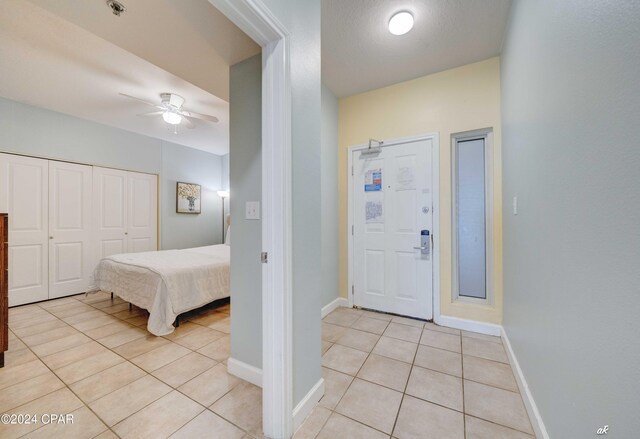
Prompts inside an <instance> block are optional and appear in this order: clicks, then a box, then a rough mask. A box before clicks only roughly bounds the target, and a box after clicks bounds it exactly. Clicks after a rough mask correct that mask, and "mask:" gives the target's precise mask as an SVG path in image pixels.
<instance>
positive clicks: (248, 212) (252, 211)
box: [244, 201, 260, 220]
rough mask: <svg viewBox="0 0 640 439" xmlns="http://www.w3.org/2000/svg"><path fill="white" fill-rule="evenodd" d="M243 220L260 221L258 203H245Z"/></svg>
mask: <svg viewBox="0 0 640 439" xmlns="http://www.w3.org/2000/svg"><path fill="white" fill-rule="evenodd" d="M244 218H245V219H248V220H259V219H260V202H259V201H247V202H246V204H245V215H244Z"/></svg>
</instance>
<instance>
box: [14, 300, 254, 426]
mask: <svg viewBox="0 0 640 439" xmlns="http://www.w3.org/2000/svg"><path fill="white" fill-rule="evenodd" d="M70 297H73V298H74V299H75V297H74V296H70ZM75 300H76V301H78V302H80V303H83V302H82V301H79V300H77V299H75ZM106 300H111V299H106ZM106 300H105V301H106ZM101 302H103V301H101ZM68 304H69V303H65V304H62V305H59V306H61V307H63V306H65V305H68ZM38 307H39V308H40V309H42V310H43V311H45V312H47V313H48V314H50V315H51V316H53V317H54V318H55V319H57V320H60V321H62V322H63V323H65V324H66V325H67V326H69V327H72V328H73V329H74V330H75V331H77V332H78V333H81V334H83V335H85V336H87V335H86V334H85V333H84V332H83V331H80V330H78V329H77V328H75V327H73V326H72V325H71V324H69V323H68V322H66V321H64V320H63V319H62V318H60V317H58V316H56V315H55V314H53V313H51V312H49V310H48V309H45V308H42V307H40V306H38ZM54 308H55V307H54ZM94 309H96V310H98V311H101V312H102V313H103V314H105V315H107V316H112V317H114V318H115V319H118V320H120V321H124V319H120V318H118V317H115V316H113V315H112V314H108V313H106V312H104V311H102V309H99V308H95V307H94ZM78 314H81V313H78ZM223 314H224V313H223ZM72 316H73V315H71V316H67V317H72ZM25 320H26V319H25ZM192 323H193V324H195V325H198V326H201V327H205V328H208V327H207V326H203V325H200V324H198V323H194V322H192ZM92 329H93V328H92ZM126 329H130V328H126ZM126 329H123V331H124V330H126ZM209 329H212V328H209ZM118 332H121V331H118ZM218 332H221V331H218ZM224 334H225V335H228V334H226V333H224ZM186 335H188V334H185V336H186ZM14 336H15V337H16V338H17V339H19V340H20V342H22V343H23V344H24V345H25V348H26V349H28V350H30V351H31V352H32V353H33V354H34V355H35V356H36V358H37V359H38V360H39V361H40V362H41V363H43V364H44V366H45V367H47V369H48V370H49V371H50V372H51V373H53V374H54V375H55V376H56V377H57V378H58V379H59V380H60V381H61V382H62V384H63V385H64V387H65V388H67V389H68V390H69V391H70V392H71V393H72V394H73V395H74V396H75V397H76V398H78V400H79V401H80V402H81V403H82V405H83V406H84V407H86V408H87V409H88V410H89V411H91V412H92V413H93V414H94V415H95V416H96V417H97V419H99V420H100V421H101V422H102V423H103V425H105V426H106V427H107V429H108V430H109V431H111V432H112V433H114V434H115V435H116V436H118V435H117V434H116V433H115V432H114V431H113V429H112V428H113V427H115V426H116V425H118V424H119V423H121V422H123V421H124V420H126V419H128V418H129V417H131V416H134V415H135V414H137V413H139V412H140V411H142V410H143V409H145V408H147V407H148V406H150V405H151V404H153V403H155V402H156V401H158V400H160V399H161V398H163V397H165V396H166V395H168V394H169V393H171V391H176V392H178V393H180V394H181V395H183V396H185V397H186V398H188V399H190V400H191V401H193V402H194V403H196V404H197V405H199V406H200V407H202V408H203V410H202V411H200V412H198V414H197V415H196V416H195V417H197V416H200V415H201V414H202V413H203V412H205V411H207V410H208V411H210V412H212V413H214V414H215V415H216V416H219V417H220V418H221V419H224V420H225V421H227V422H229V423H230V424H231V425H233V426H235V427H237V428H238V429H240V430H241V431H242V432H243V433H245V434H248V435H251V436H253V433H251V432H249V431H247V430H245V429H244V428H242V427H241V426H239V425H237V424H235V423H233V422H232V421H231V420H229V419H227V418H225V417H224V416H222V415H221V414H219V413H217V412H215V411H213V410H212V409H211V408H210V407H211V406H205V405H203V404H201V403H200V402H198V401H196V400H194V399H193V398H191V397H190V396H189V395H186V394H185V393H183V392H182V391H180V390H179V389H178V388H177V387H173V386H172V385H170V384H168V383H165V382H164V381H162V380H160V379H158V378H157V377H155V376H154V375H153V374H152V372H155V371H152V372H147V371H146V370H144V369H142V368H141V367H139V366H138V365H136V364H135V363H133V362H131V361H130V360H129V359H127V358H124V357H123V356H121V355H120V354H118V353H117V352H115V351H114V350H113V348H109V347H107V346H105V345H103V344H102V343H100V342H99V341H98V340H97V339H93V338H92V337H90V336H87V337H88V338H90V339H91V340H93V341H96V342H98V343H99V344H100V345H101V346H103V347H104V348H105V349H106V350H108V351H111V352H112V353H114V354H115V355H117V356H119V357H121V358H122V359H123V360H124V361H123V362H121V363H118V364H116V365H114V366H117V365H119V364H122V363H129V364H131V365H133V366H134V367H136V368H138V369H140V370H142V371H143V372H144V373H145V375H144V376H143V377H140V378H138V379H141V378H144V377H146V376H152V377H153V378H154V379H157V380H158V381H159V382H161V383H163V384H164V385H166V386H167V387H169V388H170V389H172V390H171V391H169V392H167V393H166V394H163V395H161V396H160V397H158V398H156V399H154V400H153V401H151V402H149V403H148V404H146V405H145V406H144V407H142V408H140V409H139V410H137V411H135V412H133V413H131V414H130V415H128V416H127V417H125V418H124V419H122V420H120V421H118V422H117V423H116V424H114V425H113V427H110V426H109V425H107V424H106V422H105V421H104V420H103V419H102V418H101V417H100V416H99V415H98V414H97V413H95V412H94V411H93V409H92V408H91V407H90V406H89V403H86V402H85V401H84V400H83V399H82V398H80V397H79V396H78V395H77V394H76V393H75V392H74V391H73V390H72V389H71V388H70V387H69V385H68V384H67V383H66V382H65V381H64V380H62V379H61V378H60V377H59V376H58V375H57V374H56V373H55V371H53V369H51V368H50V367H49V366H48V365H47V364H46V363H44V362H43V361H42V358H41V357H40V356H38V355H37V354H36V353H35V352H33V351H32V350H31V348H30V347H29V345H27V344H26V343H24V341H23V340H22V339H21V338H20V337H18V336H17V335H16V334H15V333H14ZM61 338H64V337H61ZM163 338H164V337H163ZM221 338H222V337H221ZM136 340H138V339H135V340H131V341H129V342H126V343H122V344H121V345H118V346H114V348H117V347H119V346H122V345H124V344H127V343H130V342H133V341H136ZM165 340H167V341H168V342H170V343H174V342H173V341H172V340H168V339H166V338H165ZM52 341H55V340H52ZM213 342H215V340H214V341H213ZM42 344H44V343H42ZM83 344H86V343H83ZM175 344H176V345H178V346H182V345H180V344H178V343H175ZM81 345H82V344H81ZM81 345H78V346H81ZM78 346H74V347H71V348H68V349H64V350H62V351H59V352H64V351H66V350H69V349H73V348H75V347H78ZM205 346H206V345H205ZM183 347H184V348H185V349H188V350H189V351H191V352H196V351H194V350H192V349H190V348H188V347H186V346H183ZM156 349H157V348H156ZM152 350H153V349H152ZM149 352H150V351H149ZM56 353H58V352H55V353H54V354H56ZM143 354H144V353H143ZM143 354H139V355H143ZM52 355H53V354H52ZM139 355H137V356H139ZM187 355H188V354H187ZM200 355H203V354H200ZM137 356H136V357H137ZM185 356H186V355H185ZM203 356H205V357H207V356H206V355H203ZM132 358H135V357H132ZM181 358H183V357H181ZM181 358H178V359H176V360H174V361H173V362H170V363H168V364H172V363H174V362H176V361H179V360H180V359H181ZM207 358H210V357H207ZM212 360H214V359H212ZM214 361H216V364H215V365H214V366H213V367H215V366H217V365H219V364H224V363H223V361H217V360H214ZM165 366H166V365H165ZM63 367H66V366H63ZM111 367H113V366H111ZM111 367H108V368H107V369H104V370H101V371H98V372H96V373H94V374H92V375H90V376H88V377H85V378H83V379H81V380H78V381H76V382H80V381H82V380H84V379H86V378H90V377H92V376H95V375H97V374H99V373H102V372H104V371H105V370H108V369H110V368H111ZM162 367H164V366H162ZM158 369H160V368H158ZM156 370H157V369H156ZM207 370H210V369H207ZM207 370H205V371H203V372H202V373H200V374H198V375H197V376H195V377H193V378H192V379H195V378H197V377H198V376H200V375H202V374H204V373H205V372H207ZM136 381H137V380H136ZM189 381H191V380H189ZM241 381H244V380H241ZM187 382H188V381H187ZM72 384H75V382H74V383H72ZM129 384H131V383H129ZM183 384H186V383H183ZM126 386H127V385H125V386H122V387H119V388H118V389H115V390H112V391H111V392H109V393H107V394H105V395H102V396H101V397H100V398H98V399H101V398H104V397H106V396H108V395H110V394H112V393H114V392H117V391H118V390H120V389H122V388H124V387H126ZM236 387H237V386H234V387H233V388H231V389H229V390H228V391H227V392H225V393H224V394H223V395H222V396H220V397H219V398H218V399H216V400H215V401H214V402H213V403H212V404H211V405H213V404H215V403H216V402H218V401H219V400H221V399H222V398H224V397H225V396H226V395H227V394H229V393H230V392H231V391H232V390H234V389H235V388H236ZM58 390H60V389H56V390H54V391H53V392H56V391H58ZM53 392H49V393H47V394H46V395H42V396H40V397H38V398H36V399H34V400H31V401H28V402H25V404H28V403H30V402H33V401H36V400H38V399H40V398H41V397H43V396H47V395H49V394H51V393H53ZM98 399H96V400H95V401H97V400H98ZM95 401H92V402H95ZM23 405H24V404H23ZM18 407H19V406H18ZM14 408H15V407H14ZM76 410H79V409H76ZM74 411H75V410H74ZM195 417H194V418H192V419H189V420H188V421H186V422H185V423H184V424H183V425H181V426H180V427H179V428H178V429H176V430H175V431H173V432H172V433H171V434H174V433H175V432H176V431H178V430H180V429H181V428H182V427H184V426H185V425H186V424H188V423H189V422H191V421H192V420H193V419H195ZM42 427H44V426H41V427H38V428H37V429H36V430H39V429H40V428H42ZM32 431H35V430H32ZM105 431H106V430H104V431H102V432H100V433H99V434H98V435H100V434H103V433H104V432H105ZM26 434H29V433H26Z"/></svg>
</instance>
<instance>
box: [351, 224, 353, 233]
mask: <svg viewBox="0 0 640 439" xmlns="http://www.w3.org/2000/svg"><path fill="white" fill-rule="evenodd" d="M351 234H352V235H353V225H351Z"/></svg>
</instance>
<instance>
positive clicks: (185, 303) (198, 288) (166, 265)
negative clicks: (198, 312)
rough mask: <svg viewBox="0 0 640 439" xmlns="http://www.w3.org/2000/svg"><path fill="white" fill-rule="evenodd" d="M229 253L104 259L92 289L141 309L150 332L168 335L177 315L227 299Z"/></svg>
mask: <svg viewBox="0 0 640 439" xmlns="http://www.w3.org/2000/svg"><path fill="white" fill-rule="evenodd" d="M229 250H230V247H229V245H227V244H220V245H210V246H206V247H197V248H190V249H184V250H163V251H154V252H142V253H125V254H119V255H112V256H108V257H106V258H103V259H102V260H101V261H100V263H99V264H98V266H97V267H96V270H95V273H94V278H95V285H96V289H97V290H101V291H105V292H109V293H114V294H115V295H117V296H119V297H120V298H122V299H123V300H125V301H127V302H129V303H132V304H134V305H136V306H138V307H140V308H144V309H146V310H147V311H149V321H148V323H147V329H148V330H149V332H151V333H152V334H154V335H167V334H170V333H172V332H173V331H174V326H173V323H174V322H175V320H176V317H177V316H178V315H180V314H182V313H184V312H187V311H190V310H192V309H196V308H199V307H201V306H203V305H206V304H207V303H210V302H213V301H214V300H218V299H222V298H225V297H229V296H230V293H229V254H230V251H229Z"/></svg>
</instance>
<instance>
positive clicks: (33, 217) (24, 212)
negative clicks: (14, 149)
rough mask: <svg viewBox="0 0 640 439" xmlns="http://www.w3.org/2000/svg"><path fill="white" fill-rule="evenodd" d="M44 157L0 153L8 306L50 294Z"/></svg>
mask: <svg viewBox="0 0 640 439" xmlns="http://www.w3.org/2000/svg"><path fill="white" fill-rule="evenodd" d="M48 172H49V164H48V161H47V160H42V159H36V158H31V157H22V156H17V155H11V154H0V211H2V212H7V213H9V306H15V305H22V304H25V303H30V302H37V301H40V300H46V299H48V298H49V292H48V283H49V276H48V267H49V265H48V257H49V252H48V241H49V237H48V224H49V217H48V189H47V187H48V184H49V182H48Z"/></svg>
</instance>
